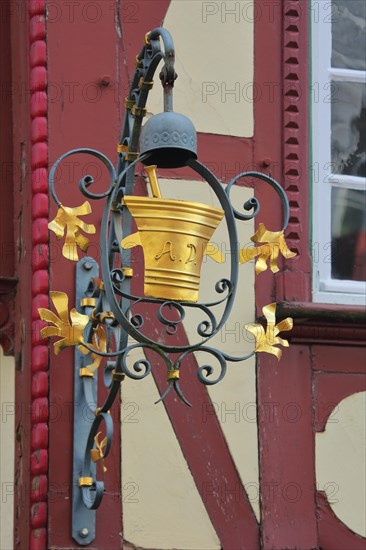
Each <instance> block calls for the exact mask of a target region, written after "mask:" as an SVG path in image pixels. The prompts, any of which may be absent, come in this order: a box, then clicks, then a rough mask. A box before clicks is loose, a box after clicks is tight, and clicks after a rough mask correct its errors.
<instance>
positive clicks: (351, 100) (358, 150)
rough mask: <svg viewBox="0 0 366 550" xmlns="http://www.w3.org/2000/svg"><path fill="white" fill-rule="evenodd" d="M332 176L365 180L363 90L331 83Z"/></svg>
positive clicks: (365, 93) (365, 90)
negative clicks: (342, 175)
mask: <svg viewBox="0 0 366 550" xmlns="http://www.w3.org/2000/svg"><path fill="white" fill-rule="evenodd" d="M331 102H332V105H331V110H332V172H333V173H336V174H348V175H353V176H360V177H363V176H366V86H365V84H360V83H358V82H332V88H331Z"/></svg>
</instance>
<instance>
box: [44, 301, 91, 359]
mask: <svg viewBox="0 0 366 550" xmlns="http://www.w3.org/2000/svg"><path fill="white" fill-rule="evenodd" d="M50 298H51V300H52V302H53V305H54V307H55V310H56V311H57V313H58V315H59V317H57V315H56V314H55V313H53V311H50V310H49V309H46V308H44V307H41V308H39V309H38V313H39V316H40V318H41V319H42V321H45V322H46V323H52V324H53V325H54V326H53V327H52V326H48V327H44V328H43V329H42V330H41V338H50V337H51V336H59V337H60V340H57V342H55V343H54V344H53V349H54V352H55V355H58V354H59V353H60V351H62V350H63V349H64V348H67V347H69V346H76V345H77V346H78V349H80V351H82V352H83V353H89V351H88V350H87V349H86V348H85V347H83V346H82V344H83V343H84V329H85V327H86V325H87V324H88V322H89V317H88V315H83V314H82V313H79V312H78V311H76V309H75V308H73V309H72V310H71V311H70V320H69V297H68V295H67V294H66V293H65V292H57V291H51V292H50ZM70 321H71V322H70Z"/></svg>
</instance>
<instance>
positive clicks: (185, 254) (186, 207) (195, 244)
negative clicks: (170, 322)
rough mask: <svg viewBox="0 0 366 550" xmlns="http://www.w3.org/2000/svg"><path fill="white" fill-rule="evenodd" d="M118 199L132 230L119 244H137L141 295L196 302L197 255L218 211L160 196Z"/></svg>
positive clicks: (217, 218) (218, 217)
mask: <svg viewBox="0 0 366 550" xmlns="http://www.w3.org/2000/svg"><path fill="white" fill-rule="evenodd" d="M124 203H125V205H126V206H127V208H128V209H129V211H130V212H131V215H132V216H133V218H134V220H135V222H136V225H137V229H138V233H135V235H131V236H130V237H129V238H126V239H124V241H127V240H129V243H128V244H127V245H126V246H125V247H126V248H131V247H133V246H136V245H139V244H140V245H141V246H142V248H143V252H144V259H145V274H144V294H145V296H147V297H152V298H162V299H164V300H176V301H185V302H197V300H198V291H199V286H200V273H201V265H202V259H203V256H204V254H205V252H206V247H207V245H208V243H209V240H210V239H211V237H212V235H213V233H214V231H215V229H216V228H217V226H218V225H219V223H220V221H221V220H222V218H223V216H224V211H223V210H221V209H219V208H212V207H209V206H207V205H205V204H200V203H197V202H186V201H181V200H175V199H174V200H173V199H163V198H150V197H134V196H125V197H124ZM124 241H122V246H124Z"/></svg>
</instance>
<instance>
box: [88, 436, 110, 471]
mask: <svg viewBox="0 0 366 550" xmlns="http://www.w3.org/2000/svg"><path fill="white" fill-rule="evenodd" d="M101 433H102V432H98V433H97V435H96V436H95V437H94V443H95V449H91V451H90V456H91V459H92V461H93V462H98V460H100V461H101V464H102V468H103V472H106V471H107V468H106V467H105V466H104V449H105V448H106V446H107V438H106V437H105V438H104V439H102V441H100V442H99V436H100V434H101Z"/></svg>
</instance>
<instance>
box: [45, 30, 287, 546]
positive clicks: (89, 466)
mask: <svg viewBox="0 0 366 550" xmlns="http://www.w3.org/2000/svg"><path fill="white" fill-rule="evenodd" d="M174 58H175V53H174V44H173V41H172V38H171V36H170V34H169V32H168V31H167V30H166V29H162V28H157V29H154V30H153V31H151V32H149V33H147V35H146V37H145V44H144V46H143V48H142V50H141V51H140V53H139V54H138V56H137V57H136V62H135V71H134V74H133V78H132V82H131V87H130V91H129V94H128V96H127V97H126V99H125V115H124V121H123V126H122V133H121V137H120V140H119V142H118V144H117V152H118V162H117V169H115V168H114V165H113V163H112V162H111V161H110V160H109V159H108V158H107V157H106V156H105V155H104V154H102V153H100V152H99V151H96V150H93V149H87V148H80V149H75V150H72V151H69V152H67V153H65V154H64V155H62V156H61V157H60V158H59V159H58V160H57V161H56V163H55V164H54V165H53V167H52V169H51V171H50V175H49V185H50V192H51V195H52V197H53V198H54V200H55V202H56V205H57V207H58V212H57V215H56V217H55V219H54V220H53V221H51V222H50V224H49V228H50V230H51V231H53V232H54V233H55V235H56V237H57V239H60V240H64V243H63V255H64V256H65V257H66V258H67V259H69V260H72V261H78V253H79V250H78V249H81V250H82V251H83V252H86V251H87V250H88V246H89V239H88V237H86V235H88V234H89V235H91V234H94V233H95V232H96V228H95V226H94V225H93V224H90V223H87V218H86V217H87V216H88V214H90V213H91V206H90V204H89V202H88V201H86V202H84V203H83V204H82V205H81V206H78V207H73V208H71V207H66V206H63V205H62V204H61V202H60V200H59V198H58V196H57V194H56V191H55V178H56V171H57V169H58V168H59V166H60V165H61V163H62V162H63V161H64V160H65V159H66V158H67V157H69V156H73V155H76V154H86V155H92V156H93V157H95V158H97V159H98V160H99V161H100V162H102V163H103V164H104V166H105V167H106V168H107V170H108V175H109V182H108V185H107V186H106V190H105V191H104V192H101V193H94V192H92V191H91V186H92V185H93V183H94V180H93V178H92V176H90V175H85V176H83V177H82V178H81V179H80V181H79V182H78V186H79V190H80V191H81V193H82V194H83V195H84V196H85V197H86V198H87V199H92V200H94V199H95V200H99V199H103V200H105V207H104V211H103V217H102V223H101V230H100V252H101V261H100V267H101V273H99V266H98V264H97V263H96V261H95V260H94V259H93V258H90V257H84V258H83V259H82V260H80V261H79V262H78V263H77V267H76V311H75V309H72V310H71V311H70V313H69V312H68V303H67V297H66V295H64V296H61V295H62V294H64V293H61V292H59V293H56V292H55V293H53V297H52V299H53V304H54V307H55V309H56V311H57V313H58V314H59V317H58V316H57V315H56V314H55V313H54V312H52V311H50V310H46V309H42V310H40V316H41V318H42V320H44V321H46V322H49V323H51V324H53V325H54V326H48V327H45V328H44V329H43V335H44V336H45V337H46V336H59V337H61V340H59V341H58V342H56V347H55V350H56V349H57V352H58V351H60V350H61V349H62V348H63V347H66V346H68V345H75V374H74V466H73V484H74V491H73V537H74V539H75V540H76V541H77V542H78V543H79V544H80V545H88V544H90V543H91V542H92V540H93V539H94V538H95V510H96V508H98V506H99V505H100V503H101V501H102V498H103V493H104V482H103V480H101V479H100V475H99V474H100V473H101V474H102V475H103V474H104V472H105V471H106V468H107V466H106V462H105V461H106V458H107V456H108V453H109V451H110V448H111V445H112V439H113V422H112V419H111V416H110V409H111V407H112V405H113V402H114V401H115V398H116V396H117V395H119V390H120V384H121V382H122V380H123V379H124V377H125V376H127V377H129V378H131V379H134V380H142V379H143V378H145V377H146V376H148V375H149V374H150V373H151V371H152V369H153V363H152V361H151V359H147V356H149V357H150V353H151V354H156V356H157V357H158V359H159V361H160V362H163V364H164V365H165V368H166V372H167V387H166V389H165V391H164V392H163V394H162V395H161V397H160V399H159V401H162V400H163V399H165V397H166V396H167V395H168V394H169V393H170V392H171V390H172V389H173V390H174V391H175V392H176V394H177V395H178V397H179V398H180V399H181V401H182V402H184V403H185V404H187V405H190V403H189V401H188V398H187V397H186V396H185V395H184V393H183V391H182V388H181V386H180V374H181V372H183V371H184V364H185V361H186V359H187V358H188V357H189V356H190V355H192V354H194V353H198V352H199V353H204V354H205V355H206V356H207V357H208V358H209V359H208V360H207V361H205V364H204V365H201V366H199V367H198V369H197V378H198V380H199V381H200V382H201V383H203V384H205V385H207V386H209V385H213V384H216V383H218V382H219V381H220V380H222V379H223V377H224V376H225V374H226V371H227V364H228V363H235V362H241V361H244V360H246V359H248V358H249V357H251V356H252V355H253V354H254V353H255V351H253V352H251V353H249V354H246V355H244V356H241V357H234V356H230V355H228V354H226V353H224V352H223V351H220V350H218V349H215V348H214V347H210V346H209V341H210V340H211V339H212V338H213V337H214V336H215V335H216V334H217V333H218V332H219V331H220V330H221V329H222V327H223V326H224V324H225V323H226V321H227V319H228V318H229V315H230V312H231V309H232V306H233V303H234V300H235V295H236V291H237V287H238V269H239V265H240V263H244V262H246V261H248V260H249V259H251V258H257V263H256V271H257V273H260V272H261V271H264V270H265V269H267V260H268V261H269V265H270V267H271V270H272V271H273V272H275V271H277V270H278V266H277V261H278V257H279V253H280V252H281V254H282V255H283V256H284V257H285V258H291V257H292V256H293V255H294V253H293V252H291V251H290V250H289V249H288V247H287V245H286V243H285V239H284V230H285V229H286V227H287V223H288V219H289V205H288V200H287V197H286V195H285V193H284V191H283V189H282V187H281V186H280V185H279V184H278V183H277V182H276V181H275V180H273V179H272V178H270V177H269V176H267V175H265V174H260V173H258V172H244V173H241V174H239V175H238V176H236V177H235V178H234V179H233V180H232V181H231V182H230V183H229V184H228V185H227V186H226V188H224V186H223V185H222V184H221V182H220V181H219V180H218V179H217V178H216V176H215V175H214V174H213V173H212V172H210V171H209V170H208V168H206V167H205V166H204V165H203V164H201V163H200V162H199V161H198V160H197V155H196V149H195V147H196V136H195V130H194V127H193V125H192V123H191V122H190V121H189V120H188V119H187V118H186V117H184V116H183V115H178V114H175V115H176V117H175V118H174V116H173V115H174V113H172V109H173V104H172V91H173V86H174V82H175V79H176V77H177V75H176V73H175V69H174ZM161 60H164V64H163V68H162V70H161V72H160V80H161V82H162V85H163V89H164V113H161V115H164V117H163V119H164V121H165V122H164V123H166V124H168V125H169V124H170V123H171V121H172V120H173V121H178V122H179V124H180V130H181V132H180V133H179V132H178V131H175V127H174V126H173V127H172V128H171V129H170V130H169V132H170V133H169V132H168V131H167V132H162V133H161V135H159V134H158V133H157V132H155V133H152V134H151V136H149V135H148V131H147V130H146V128H147V125H146V126H144V128H143V130H142V133H143V132H145V134H144V139H142V133H141V126H142V120H143V118H144V116H145V114H146V112H147V111H146V100H147V97H148V93H149V90H150V89H151V88H152V85H153V76H154V74H155V71H156V69H157V67H158V65H159V63H160V61H161ZM159 116H160V115H156V119H155V121H158V126H155V127H156V128H158V127H159V128H160V126H159V124H160V121H161V120H162V119H161V118H159ZM152 118H154V117H152ZM151 120H152V119H150V120H149V124H150V122H151ZM145 130H146V131H145ZM186 131H187V133H186ZM140 133H141V144H142V145H141V154H139V153H138V141H139V138H140ZM155 135H156V136H157V137H156V140H157V141H159V147H158V148H157V149H156V150H155V151H154V148H153V147H152V146H151V142H154V139H155V138H154V136H155ZM150 138H151V139H150ZM164 140H165V141H166V142H168V141H169V140H171V144H170V147H172V148H171V149H170V155H168V157H169V158H168V160H166V163H165V164H164V159H163V155H164V154H166V150H165V148H164V147H165V145H164ZM172 144H173V145H172ZM174 155H177V159H178V160H177V163H178V164H177V166H176V167H178V168H179V167H182V166H188V167H190V168H191V169H192V170H193V171H194V172H196V173H197V174H198V175H200V176H201V177H202V178H203V179H204V180H205V181H206V182H207V183H208V185H209V186H210V187H211V189H212V191H213V192H214V194H215V196H216V198H217V200H218V203H219V205H220V208H215V209H214V208H209V207H208V206H207V205H202V204H200V203H188V202H185V203H184V204H182V203H183V201H179V205H178V201H175V200H174V199H171V200H170V199H162V197H161V196H160V190H159V185H158V182H157V178H156V174H154V168H155V167H154V166H153V164H154V159H155V160H156V159H159V160H160V161H161V162H162V164H161V165H159V166H161V167H163V168H164V167H168V166H169V162H172V160H171V158H174ZM139 162H142V163H144V164H145V165H148V166H147V168H146V170H147V172H148V174H149V179H150V183H151V187H152V194H153V198H152V199H151V198H149V197H145V198H141V197H134V174H135V169H136V166H137V164H138V163H139ZM246 177H254V178H257V179H259V180H261V181H264V182H266V183H267V184H269V185H270V186H271V187H272V188H274V189H275V191H276V192H277V194H278V195H279V197H280V199H281V202H282V206H283V215H284V222H283V226H282V229H281V231H277V232H273V231H269V230H268V229H267V228H266V227H265V226H264V224H259V228H258V231H257V232H256V234H255V235H254V236H253V237H252V240H253V242H256V243H260V246H259V247H253V248H251V249H249V250H247V251H243V250H240V249H239V244H238V237H237V228H236V224H237V221H238V220H239V221H241V220H249V219H252V218H253V217H255V216H256V215H257V214H258V212H259V210H260V205H259V201H258V200H257V199H256V198H251V199H249V200H248V201H247V202H246V203H245V204H244V206H243V210H244V211H243V212H239V211H238V210H237V209H235V208H234V207H233V206H232V204H231V200H230V191H231V189H232V187H233V185H234V184H235V183H236V182H237V180H238V179H239V178H246ZM154 178H155V179H154ZM164 201H165V202H164ZM135 203H136V204H137V207H136V204H135ZM146 205H150V207H151V209H150V212H152V215H150V218H151V219H152V218H154V216H155V218H158V222H159V223H157V224H156V227H155V228H154V231H157V227H158V226H159V225H161V224H160V221H161V219H160V218H159V216H158V215H157V214H156V211H155V210H154V209H155V207H156V208H157V211H160V212H161V211H162V209H165V210H164V216H163V217H162V218H164V220H166V219H169V216H171V218H172V219H173V223H171V224H170V226H169V227H167V228H165V229H164V230H161V231H160V229H159V231H160V232H161V233H164V231H165V232H166V234H165V233H164V235H163V237H162V241H161V243H160V248H161V250H160V252H159V251H157V252H156V251H155V250H154V251H153V253H152V255H151V258H152V260H151V261H152V266H149V265H147V264H148V262H147V258H146V256H145V253H146V251H147V249H148V248H150V243H151V242H154V240H153V241H146V242H147V245H146V246H145V249H144V239H145V238H146V231H145V228H144V227H142V228H139V224H138V222H137V218H138V217H139V216H140V212H142V213H143V215H142V216H141V217H142V218H143V223H142V225H144V223H145V219H146V217H148V214H146V212H148V210H147V206H146ZM156 205H158V206H156ZM159 209H160V210H159ZM169 209H170V210H169ZM134 212H135V213H134ZM171 212H173V214H171ZM177 212H179V215H177ZM197 212H198V213H199V214H197ZM144 213H145V214H144ZM196 214H197V219H196V218H194V216H196ZM132 216H134V218H135V221H136V225H137V228H138V231H137V233H134V234H131V225H132ZM144 216H145V217H144ZM191 218H193V219H194V221H193V222H192V221H191ZM151 219H150V222H151V224H153V221H151ZM178 219H179V223H181V222H182V220H183V221H184V222H185V221H186V222H187V225H188V226H189V228H188V230H187V229H186V228H183V229H184V230H183V229H182V230H181V229H178V230H177V231H176V233H181V234H184V235H189V236H190V237H191V236H192V235H193V234H194V239H195V240H194V242H193V240H192V239H191V240H187V241H183V245H182V241H181V242H180V248H179V246H178V248H177V250H178V252H176V250H173V243H172V240H171V239H170V237H169V236H168V237H167V235H170V233H169V231H171V232H172V234H174V225H176V224H177V223H178V221H177V220H178ZM221 219H224V222H225V224H226V227H227V232H228V236H229V243H230V261H229V262H228V264H229V267H228V273H227V275H226V276H225V277H221V278H220V279H219V280H218V281H217V282H216V283H215V285H214V287H213V289H212V291H213V292H212V294H213V296H214V298H213V299H212V300H211V301H210V302H206V303H202V302H199V301H198V287H199V281H200V273H199V269H200V266H201V264H200V263H199V262H202V259H203V256H204V255H207V256H210V257H211V258H212V259H213V260H215V261H218V262H220V263H221V262H222V261H223V259H222V255H221V253H220V251H219V250H218V249H216V248H215V247H214V246H213V245H211V244H210V242H209V240H210V237H211V235H212V234H213V232H214V231H215V229H216V226H217V225H218V224H219V223H220V221H221ZM150 222H149V223H150ZM189 224H192V225H189ZM198 227H199V229H198ZM208 227H209V228H210V230H208V229H207V228H208ZM154 235H155V236H156V233H155V234H154ZM199 245H202V246H201V248H202V249H201V250H200V249H199ZM135 246H142V248H143V252H144V256H145V275H146V272H148V271H149V270H150V271H151V272H152V273H153V275H151V276H150V279H151V280H152V282H151V281H150V282H149V281H147V280H148V279H149V277H146V276H145V289H144V292H143V293H142V292H141V293H140V294H138V293H137V292H136V291H135V289H134V292H132V291H131V278H132V277H133V275H134V265H133V263H132V261H131V258H132V256H131V254H132V253H131V249H132V248H134V247H135ZM183 252H184V254H183ZM165 254H166V255H167V257H169V258H170V260H171V262H173V263H174V262H176V263H175V266H174V269H173V268H172V269H167V268H166V267H164V266H163V267H161V266H160V267H157V264H156V263H155V260H158V259H159V260H160V259H161V257H162V256H164V255H165ZM182 256H184V257H182ZM164 259H165V258H164ZM179 262H181V263H180V264H179ZM186 264H192V267H193V265H194V266H198V267H196V268H195V270H194V269H193V268H192V270H191V271H188V269H187V270H186V271H184V269H183V268H182V267H179V265H180V266H183V265H186ZM177 266H178V267H177ZM168 271H169V273H167V272H168ZM157 272H159V273H158V275H156V273H157ZM197 272H198V273H197ZM174 277H176V278H174ZM159 278H160V279H159ZM197 278H198V280H197ZM158 279H159V280H161V281H162V283H161V284H160V287H161V288H160V290H159V292H158V293H157V294H154V292H153V291H151V290H150V288H151V287H153V286H154V285H156V284H157V280H158ZM183 279H184V280H185V284H186V291H185V293H182V294H181V295H182V296H183V298H180V299H178V298H175V296H180V294H179V293H180V292H181V291H180V290H172V289H171V288H168V287H169V285H170V287H178V288H179V284H177V283H176V280H178V281H180V280H183ZM149 285H150V286H149ZM167 288H168V290H167ZM187 289H188V290H187ZM141 294H142V295H141ZM190 294H192V296H194V297H193V298H192V297H191V296H190ZM215 308H216V309H215ZM275 309H276V308H275V304H270V305H269V306H266V309H265V308H264V309H263V311H264V313H265V315H266V319H267V330H266V332H265V331H264V329H263V327H262V326H261V325H250V326H249V328H248V330H249V332H251V333H252V334H253V335H254V337H255V339H256V351H266V352H267V353H273V354H274V355H276V356H277V357H278V358H279V357H280V350H279V349H278V348H275V345H278V344H280V345H283V346H286V345H288V342H287V341H286V340H282V339H281V338H279V337H278V336H277V334H278V333H279V332H280V331H281V330H289V329H290V327H291V326H292V325H291V320H284V321H281V322H280V323H278V324H276V320H275ZM197 311H199V312H200V315H202V317H201V320H200V321H199V322H198V324H197V326H196V329H195V334H194V336H192V337H191V339H190V342H189V343H188V344H186V345H180V344H178V343H177V340H176V339H175V338H174V336H175V335H176V334H177V333H178V332H179V331H180V330H181V327H182V325H183V322H184V320H186V319H188V318H189V315H190V314H192V312H194V313H197ZM69 316H70V320H69ZM81 322H82V327H81ZM149 323H150V324H151V323H153V326H154V330H155V333H156V337H155V336H154V337H152V336H151V334H153V333H154V331H151V330H150V331H149V330H147V328H148V325H149ZM128 337H130V338H132V339H134V341H135V342H134V343H131V342H128ZM137 351H140V353H141V355H142V357H141V358H140V359H136V358H135V357H134V359H133V360H132V365H131V358H132V355H135V353H136V352H137ZM146 351H148V352H149V353H147V354H146V353H145V352H146ZM99 371H101V372H103V374H104V376H103V380H104V384H105V386H106V387H107V389H108V395H107V398H106V399H105V401H104V403H103V404H102V406H99V407H98V406H97V401H98V399H97V398H98V372H99ZM100 470H101V472H100Z"/></svg>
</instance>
